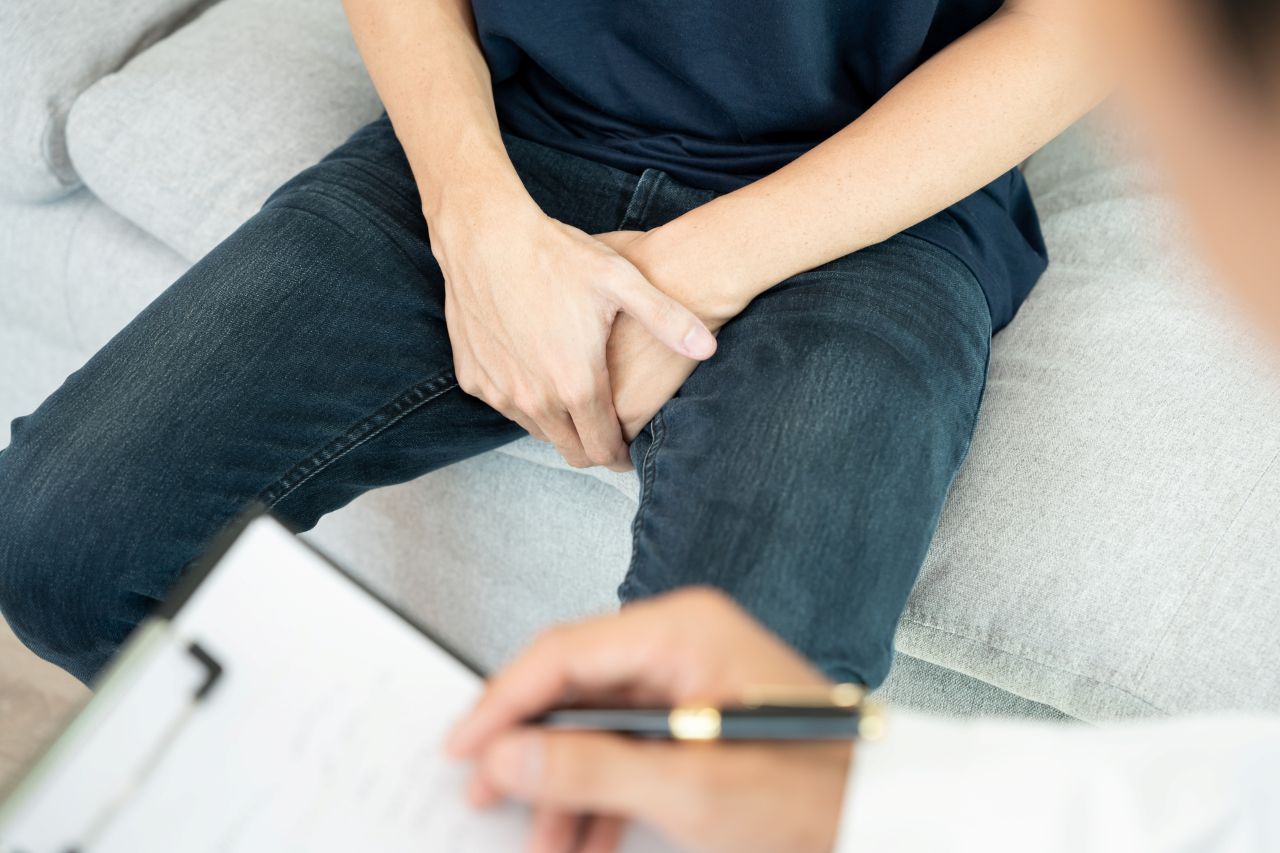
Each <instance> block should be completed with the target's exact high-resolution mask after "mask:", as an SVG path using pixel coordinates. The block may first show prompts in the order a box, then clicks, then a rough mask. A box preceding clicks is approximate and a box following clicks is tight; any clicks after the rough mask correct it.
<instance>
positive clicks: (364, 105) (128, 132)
mask: <svg viewBox="0 0 1280 853" xmlns="http://www.w3.org/2000/svg"><path fill="white" fill-rule="evenodd" d="M381 111H382V107H381V103H380V102H379V101H378V98H377V94H376V93H375V92H374V89H373V84H372V83H371V82H370V81H369V78H368V76H367V75H366V74H365V71H364V67H363V65H362V64H361V61H360V56H359V54H358V53H357V52H356V49H355V45H354V43H353V42H352V40H351V35H350V32H349V30H348V28H347V25H346V18H345V16H344V15H343V11H342V4H341V3H340V2H339V0H223V2H221V3H218V4H217V5H215V6H213V7H212V8H211V9H209V10H208V11H207V12H205V13H204V14H203V15H201V16H200V18H199V19H197V20H196V21H193V22H192V23H191V24H189V25H188V26H186V27H184V28H183V29H181V30H180V31H178V32H176V33H174V34H173V35H172V36H170V37H169V38H167V39H165V40H164V41H162V42H160V43H159V44H157V45H155V46H153V47H152V48H150V49H149V50H147V51H145V52H144V53H142V54H140V55H139V56H137V57H136V58H135V59H134V60H133V61H132V62H130V63H129V65H128V66H127V67H126V68H124V69H123V70H122V71H121V72H120V73H118V74H114V75H111V76H109V77H106V78H104V79H102V80H100V81H99V82H98V83H96V84H95V85H93V86H92V87H90V88H89V89H88V90H87V91H86V92H85V93H84V94H83V95H81V97H80V98H78V99H77V100H76V102H75V105H74V106H73V108H72V110H71V116H70V118H69V120H68V125H67V144H68V147H69V150H70V152H71V158H72V161H73V162H74V163H75V168H76V171H77V172H79V174H80V176H81V177H82V178H83V180H84V182H85V183H86V184H87V185H88V186H89V188H90V189H92V190H93V192H94V193H95V194H96V195H97V196H98V197H99V198H101V199H102V200H103V201H104V202H106V203H107V204H108V205H110V206H111V207H113V208H115V209H116V210H118V211H119V212H120V213H122V214H124V215H125V216H127V217H128V218H129V219H131V220H133V221H134V222H135V223H137V224H138V225H139V226H141V227H142V228H143V229H145V230H146V231H147V232H149V233H150V234H153V235H154V236H156V237H158V238H159V239H160V240H161V241H162V242H164V243H166V244H168V245H169V246H170V247H172V248H173V249H174V250H176V251H177V252H178V253H179V254H181V255H182V256H183V257H185V258H187V260H189V261H195V260H197V259H199V258H201V257H203V256H204V255H205V253H207V252H208V251H209V250H210V249H212V248H213V247H214V246H215V245H217V244H218V243H219V242H220V241H221V240H222V239H223V238H224V237H226V236H227V235H228V234H230V233H231V231H232V230H234V229H235V227H236V226H237V225H239V224H240V223H241V222H243V221H244V220H245V219H247V218H248V217H249V216H250V215H251V214H252V213H253V212H254V211H255V210H257V208H258V207H259V206H261V204H262V202H263V201H264V200H265V199H266V197H267V195H268V194H270V192H271V191H272V190H274V189H275V188H276V187H277V186H279V185H280V184H282V183H283V182H284V181H285V180H287V179H288V178H289V177H291V176H292V175H294V174H295V173H297V172H298V171H300V170H302V169H303V168H305V167H306V166H309V165H311V164H312V163H314V162H316V161H317V160H319V159H320V158H321V157H322V156H324V155H325V154H327V153H328V152H329V151H330V150H332V149H333V148H335V147H336V146H337V145H338V144H339V143H340V142H342V141H343V140H344V139H346V137H347V136H349V135H350V134H351V133H352V132H353V131H355V130H356V129H357V128H358V127H360V126H362V125H364V124H366V123H368V122H369V121H372V120H373V119H374V118H376V117H377V116H378V115H379V113H381Z"/></svg>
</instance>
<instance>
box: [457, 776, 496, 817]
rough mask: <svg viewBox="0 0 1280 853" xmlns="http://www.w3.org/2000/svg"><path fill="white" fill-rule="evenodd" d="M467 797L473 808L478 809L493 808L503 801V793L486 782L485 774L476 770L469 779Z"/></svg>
mask: <svg viewBox="0 0 1280 853" xmlns="http://www.w3.org/2000/svg"><path fill="white" fill-rule="evenodd" d="M466 797H467V802H468V803H470V804H471V806H472V808H477V809H488V808H492V807H493V806H496V805H497V804H498V803H499V802H501V801H502V794H501V793H499V792H498V791H497V790H495V789H494V787H493V786H492V785H490V784H489V783H488V782H486V781H485V780H484V777H483V776H481V775H480V774H479V773H474V772H473V773H472V774H471V778H470V779H468V780H467V788H466Z"/></svg>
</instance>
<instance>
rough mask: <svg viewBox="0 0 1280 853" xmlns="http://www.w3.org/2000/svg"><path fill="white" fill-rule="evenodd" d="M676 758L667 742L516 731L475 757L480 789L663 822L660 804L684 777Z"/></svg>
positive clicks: (564, 808) (678, 755) (555, 805)
mask: <svg viewBox="0 0 1280 853" xmlns="http://www.w3.org/2000/svg"><path fill="white" fill-rule="evenodd" d="M676 749H677V750H678V747H677V748H676ZM681 760H683V757H682V755H681V753H679V752H678V751H676V750H673V746H672V744H668V743H659V742H652V741H637V740H632V739H628V738H623V737H620V736H618V735H612V734H604V733H596V732H548V731H541V730H538V729H517V730H515V731H513V732H511V733H510V734H507V735H504V736H502V737H500V738H498V739H497V740H495V741H494V742H493V744H492V745H491V746H489V747H488V748H487V749H486V750H485V751H484V752H483V753H482V754H481V756H480V759H479V769H480V773H481V775H482V776H483V777H484V779H485V781H486V782H487V783H488V784H490V785H492V786H493V787H494V788H496V789H497V790H499V791H500V792H501V793H503V794H505V795H507V796H509V797H511V798H513V799H517V800H521V801H523V802H527V803H532V804H535V805H539V806H546V807H551V808H554V809H557V810H560V811H568V812H575V813H580V814H581V813H594V814H612V815H618V816H622V817H631V818H637V819H639V820H641V821H644V822H646V823H663V822H664V818H670V817H671V816H670V815H669V814H666V811H667V809H666V807H665V805H664V804H665V803H668V802H669V801H671V800H672V798H673V796H678V794H677V793H676V791H675V789H676V788H678V787H679V786H680V785H681V782H682V781H683V780H685V779H686V778H688V774H686V773H683V772H681V770H680V768H679V767H677V763H678V762H680V761H681Z"/></svg>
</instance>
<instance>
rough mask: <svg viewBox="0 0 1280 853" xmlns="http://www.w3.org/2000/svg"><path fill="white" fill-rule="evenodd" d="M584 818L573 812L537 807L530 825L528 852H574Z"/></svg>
mask: <svg viewBox="0 0 1280 853" xmlns="http://www.w3.org/2000/svg"><path fill="white" fill-rule="evenodd" d="M581 823H582V820H581V818H579V817H578V815H576V814H573V813H571V812H565V811H561V810H559V809H555V808H535V809H534V810H533V824H532V825H531V826H530V827H529V844H528V847H527V849H528V853H573V850H574V848H575V847H576V846H577V842H578V831H579V828H580V826H581Z"/></svg>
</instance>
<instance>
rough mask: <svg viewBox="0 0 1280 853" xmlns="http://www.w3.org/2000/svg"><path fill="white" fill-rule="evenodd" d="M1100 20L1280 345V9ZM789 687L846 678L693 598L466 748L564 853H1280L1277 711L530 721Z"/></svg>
mask: <svg viewBox="0 0 1280 853" xmlns="http://www.w3.org/2000/svg"><path fill="white" fill-rule="evenodd" d="M1084 5H1085V4H1082V7H1083V6H1084ZM1096 5H1098V7H1099V9H1098V11H1099V17H1100V19H1101V20H1102V21H1103V22H1104V23H1107V24H1109V25H1110V26H1108V27H1105V28H1104V30H1103V31H1104V32H1106V33H1110V34H1112V35H1111V37H1112V38H1114V39H1115V44H1116V46H1117V50H1118V51H1119V52H1120V53H1121V54H1122V55H1124V56H1127V57H1129V60H1130V61H1129V62H1128V63H1127V69H1126V70H1127V71H1128V74H1127V75H1126V79H1129V80H1131V81H1132V85H1131V87H1130V89H1131V93H1132V94H1133V95H1136V96H1140V97H1136V98H1133V99H1132V100H1133V102H1134V105H1135V106H1136V108H1137V112H1138V113H1139V114H1140V115H1141V117H1142V118H1143V119H1145V122H1146V125H1147V127H1148V129H1149V132H1150V133H1149V135H1150V137H1151V138H1152V140H1153V141H1155V142H1158V143H1159V144H1158V146H1157V147H1158V149H1159V153H1160V154H1161V155H1163V159H1164V161H1165V165H1166V166H1167V167H1168V171H1169V173H1170V175H1171V176H1172V178H1173V179H1174V182H1175V184H1176V185H1177V187H1178V189H1179V190H1181V193H1182V195H1183V196H1184V198H1185V199H1186V200H1187V201H1188V202H1189V204H1188V208H1189V210H1190V212H1191V216H1192V219H1193V220H1194V221H1195V223H1196V224H1197V225H1198V226H1199V229H1198V230H1199V232H1200V235H1201V237H1202V243H1203V245H1204V247H1205V248H1206V249H1207V254H1208V255H1209V256H1210V257H1211V258H1212V259H1213V260H1215V261H1216V262H1217V265H1218V267H1219V269H1220V270H1221V271H1222V272H1223V273H1224V274H1225V275H1224V278H1225V280H1226V281H1227V282H1228V283H1230V284H1232V285H1233V286H1234V288H1235V289H1236V290H1237V291H1238V293H1239V294H1240V295H1241V296H1242V297H1243V298H1244V300H1245V301H1246V302H1247V304H1248V305H1249V306H1250V308H1251V309H1252V310H1251V313H1252V314H1253V315H1255V316H1256V317H1258V318H1259V319H1260V320H1261V321H1262V322H1263V323H1265V324H1266V325H1267V326H1268V328H1269V329H1270V330H1271V331H1272V332H1273V334H1274V340H1275V341H1276V343H1277V346H1278V347H1280V286H1277V280H1276V274H1275V271H1276V270H1277V269H1280V243H1278V242H1277V241H1276V240H1275V239H1274V237H1275V235H1276V234H1277V233H1280V2H1276V0H1213V2H1207V3H1206V2H1195V3H1193V2H1188V0H1179V2H1178V3H1167V2H1165V0H1128V2H1126V3H1119V4H1111V3H1104V2H1103V0H1097V3H1096ZM1207 36H1211V37H1207ZM1260 105H1261V106H1262V107H1263V108H1262V109H1259V106H1260ZM1211 119H1212V120H1211ZM1278 364H1280V363H1278ZM1277 381H1280V376H1278V379H1277ZM1275 557H1276V563H1277V564H1278V565H1280V554H1277V555H1275ZM1223 641H1224V642H1229V641H1230V638H1223ZM1195 675H1196V673H1194V672H1188V673H1187V677H1188V678H1194V677H1195ZM787 683H790V684H801V685H805V684H822V683H825V682H824V680H823V679H822V676H821V674H820V673H817V672H815V671H814V670H813V669H812V668H811V667H810V666H809V665H808V664H806V663H805V661H804V660H803V659H801V658H800V657H799V656H798V655H796V654H795V653H794V652H792V651H791V650H789V649H788V648H787V647H786V646H785V645H784V644H783V643H781V642H779V640H778V639H777V638H776V637H773V636H770V634H769V633H768V632H767V631H765V630H763V629H762V628H761V627H760V626H759V625H758V624H757V623H755V622H754V621H753V620H751V619H750V618H749V617H748V616H747V615H746V614H744V613H743V612H742V611H741V610H740V609H738V608H737V607H735V606H734V605H733V604H732V603H731V602H728V601H726V600H725V599H724V598H723V597H722V596H720V595H718V594H716V593H713V592H710V591H705V590H704V591H686V592H682V593H677V594H674V595H670V596H666V597H664V598H662V599H658V600H655V601H652V602H646V603H643V604H637V605H635V606H632V607H630V608H627V609H626V610H624V611H623V613H622V614H620V615H617V616H609V617H604V618H601V619H597V620H593V621H589V622H584V623H580V624H577V625H570V626H565V627H562V628H559V629H556V630H554V631H552V632H550V633H549V634H547V635H546V636H544V637H543V638H542V639H540V640H539V641H538V642H535V643H534V645H533V646H532V647H531V648H530V649H529V650H528V651H527V652H526V653H525V654H523V655H522V656H521V657H519V658H518V659H517V660H516V661H515V662H514V663H513V664H512V665H511V666H510V667H509V668H508V669H507V670H505V671H504V672H503V673H500V674H499V675H498V676H497V677H496V678H494V679H493V680H492V681H491V683H490V687H489V689H488V692H487V694H486V696H485V697H484V698H483V699H482V700H481V702H480V704H479V705H478V706H477V707H476V708H475V710H474V711H473V712H472V714H471V715H470V716H469V717H468V719H467V720H465V721H464V722H463V723H462V725H461V726H460V727H459V728H458V729H457V730H456V731H455V733H454V736H453V738H452V741H451V747H452V749H453V750H454V752H455V754H457V755H459V756H465V757H469V758H473V759H475V760H476V761H477V773H476V775H475V778H474V780H473V783H472V785H471V790H470V795H471V798H472V800H473V801H474V802H476V803H477V804H478V805H481V806H483V805H487V804H490V803H492V802H494V801H495V800H497V799H499V798H501V797H503V796H509V797H513V798H516V799H519V800H522V801H526V802H529V803H532V804H534V806H535V808H536V810H537V814H538V819H537V821H536V823H535V827H534V838H533V844H532V846H531V848H530V849H532V850H537V851H540V853H552V851H568V850H574V851H582V853H607V851H610V850H612V849H614V847H615V846H616V843H617V840H618V838H619V836H620V833H621V831H622V819H623V818H634V819H636V820H640V821H643V822H645V823H648V824H651V825H653V826H654V827H656V828H657V829H659V830H660V831H661V832H663V833H664V834H665V835H667V836H668V837H671V838H673V839H675V840H677V841H678V842H680V843H681V845H682V847H684V848H686V849H689V850H695V851H734V853H764V851H778V853H783V851H785V853H805V851H826V850H830V849H832V847H833V845H837V846H838V850H839V851H840V853H857V851H863V850H867V851H886V850H887V851H900V853H934V851H943V850H945V851H951V853H962V852H963V851H975V853H976V851H983V852H984V853H989V851H1010V853H1012V852H1013V851H1018V853H1022V851H1029V850H1033V851H1044V852H1045V853H1048V852H1049V851H1052V853H1076V851H1090V853H1110V852H1111V851H1114V853H1131V851H1145V853H1165V851H1168V853H1172V851H1187V850H1197V851H1220V853H1244V851H1256V853H1266V852H1267V851H1274V850H1280V769H1278V768H1280V716H1275V715H1271V716H1245V715H1209V716H1203V717H1197V718H1189V719H1181V720H1162V721H1152V722H1136V721H1135V722H1128V723H1121V724H1115V725H1108V726H1100V727H1086V726H1083V725H1081V726H1063V725H1058V724H1045V723H1032V722H1029V721H1014V720H1003V721H1002V720H985V721H977V722H966V721H961V720H950V719H941V718H932V719H931V718H928V717H924V716H921V715H916V714H911V713H903V712H898V711H895V710H893V709H890V711H889V713H888V714H887V720H886V728H887V731H888V734H887V737H886V738H885V739H884V741H883V742H877V743H869V744H864V745H859V746H857V747H855V749H854V750H853V751H852V752H851V751H850V749H849V747H848V745H847V744H846V745H843V746H841V745H834V746H833V745H825V744H804V745H796V744H790V745H776V744H775V745H761V744H736V745H729V744H722V745H715V746H707V745H701V746H699V747H697V748H689V747H687V746H680V745H672V744H664V743H644V742H636V741H630V740H626V739H622V738H617V737H614V736H610V735H604V734H575V733H568V732H555V733H553V732H542V731H540V730H538V729H533V728H527V727H522V726H520V725H519V723H520V721H521V720H524V719H526V718H528V717H531V716H534V715H536V714H538V713H539V712H541V711H542V710H545V709H546V708H547V707H549V706H552V705H555V704H557V703H559V702H561V701H562V700H563V697H564V696H565V695H566V694H571V695H573V696H575V698H576V699H577V700H579V701H587V700H590V699H591V698H593V697H603V699H604V700H605V701H612V702H617V701H619V700H618V698H617V697H619V696H625V695H634V696H638V697H642V700H641V701H644V702H648V703H653V704H656V703H671V704H678V703H681V702H688V701H709V702H732V701H733V700H734V699H735V698H737V697H739V696H741V695H742V693H743V692H744V690H745V689H747V688H749V687H752V686H756V685H759V684H787ZM850 764H852V765H853V768H852V771H850ZM846 783H847V784H846Z"/></svg>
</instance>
